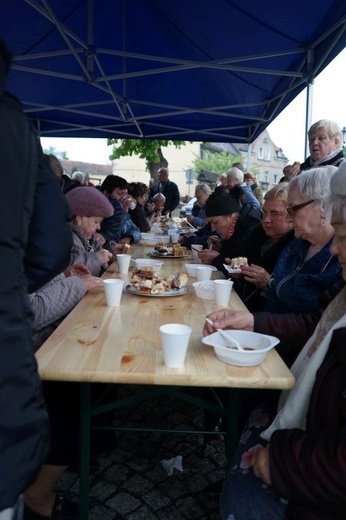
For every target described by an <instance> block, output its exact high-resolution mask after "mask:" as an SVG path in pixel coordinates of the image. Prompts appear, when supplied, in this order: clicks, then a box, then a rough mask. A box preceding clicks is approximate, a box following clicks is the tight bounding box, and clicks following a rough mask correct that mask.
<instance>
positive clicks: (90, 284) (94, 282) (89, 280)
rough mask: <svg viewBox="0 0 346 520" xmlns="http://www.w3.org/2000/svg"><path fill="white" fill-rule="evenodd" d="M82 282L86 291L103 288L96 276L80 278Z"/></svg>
mask: <svg viewBox="0 0 346 520" xmlns="http://www.w3.org/2000/svg"><path fill="white" fill-rule="evenodd" d="M82 282H83V284H84V287H85V289H86V290H87V291H90V290H91V289H95V288H98V287H103V281H102V280H101V278H98V277H97V276H92V275H91V274H89V275H87V276H84V277H83V278H82Z"/></svg>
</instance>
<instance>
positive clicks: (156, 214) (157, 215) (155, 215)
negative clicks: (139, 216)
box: [149, 211, 161, 224]
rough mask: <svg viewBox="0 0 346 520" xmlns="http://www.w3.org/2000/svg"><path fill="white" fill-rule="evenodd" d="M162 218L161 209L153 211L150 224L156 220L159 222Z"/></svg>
mask: <svg viewBox="0 0 346 520" xmlns="http://www.w3.org/2000/svg"><path fill="white" fill-rule="evenodd" d="M160 218H161V211H157V212H156V213H153V215H152V216H151V217H150V218H149V224H155V222H159V221H160Z"/></svg>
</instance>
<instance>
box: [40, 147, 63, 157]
mask: <svg viewBox="0 0 346 520" xmlns="http://www.w3.org/2000/svg"><path fill="white" fill-rule="evenodd" d="M43 153H45V154H47V155H50V154H52V155H55V157H57V158H58V159H66V160H68V157H67V152H59V151H58V150H57V149H56V148H55V146H49V147H48V148H45V149H44V150H43Z"/></svg>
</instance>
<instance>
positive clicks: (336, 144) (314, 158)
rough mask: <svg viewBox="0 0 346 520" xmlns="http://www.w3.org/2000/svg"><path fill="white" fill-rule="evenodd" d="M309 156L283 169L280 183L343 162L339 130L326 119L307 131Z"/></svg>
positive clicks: (332, 122)
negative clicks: (313, 169) (321, 167)
mask: <svg viewBox="0 0 346 520" xmlns="http://www.w3.org/2000/svg"><path fill="white" fill-rule="evenodd" d="M308 139H309V149H310V156H309V157H308V158H307V159H306V160H305V161H304V162H303V163H302V164H300V163H299V162H297V161H296V162H295V163H294V164H293V165H287V166H285V168H284V169H283V173H284V177H283V178H282V179H281V182H282V181H290V180H291V179H293V177H295V176H296V175H297V174H298V173H300V172H303V171H306V170H310V168H317V167H319V166H329V165H331V166H340V165H341V163H342V162H343V161H344V160H345V159H344V155H343V151H342V132H341V128H340V127H339V126H338V125H337V124H336V123H334V121H329V120H328V119H321V120H320V121H317V122H316V123H314V124H313V125H312V126H311V127H310V128H309V131H308Z"/></svg>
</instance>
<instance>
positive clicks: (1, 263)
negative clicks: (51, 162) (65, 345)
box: [0, 59, 72, 511]
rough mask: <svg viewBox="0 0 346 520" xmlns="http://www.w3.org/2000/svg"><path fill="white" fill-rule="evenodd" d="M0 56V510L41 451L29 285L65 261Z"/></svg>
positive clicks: (62, 239) (65, 246)
mask: <svg viewBox="0 0 346 520" xmlns="http://www.w3.org/2000/svg"><path fill="white" fill-rule="evenodd" d="M4 84H5V72H4V67H3V63H2V60H1V59H0V156H1V190H0V205H1V213H2V226H1V231H0V278H1V279H0V382H1V385H0V511H1V510H3V509H6V508H8V507H12V506H13V505H14V503H15V502H16V500H17V498H18V496H19V495H20V494H21V493H23V491H24V490H25V489H26V488H27V487H28V486H29V485H30V484H31V482H32V481H33V479H34V478H35V477H36V474H37V472H38V470H39V468H40V466H41V464H42V462H43V461H44V458H45V455H46V450H47V440H48V439H47V432H48V428H47V416H46V411H45V406H44V403H43V399H42V395H41V383H40V379H39V377H38V374H37V364H36V360H35V357H34V350H33V341H32V313H31V307H30V304H29V300H28V285H29V287H30V289H31V290H34V289H35V288H37V287H40V286H41V285H43V284H44V283H46V282H47V281H48V280H49V279H50V278H51V277H53V276H54V275H56V274H58V273H59V272H61V271H62V270H63V269H64V268H65V267H66V266H67V265H68V261H69V256H70V248H71V243H72V242H71V230H70V225H69V224H68V223H67V220H66V217H67V212H66V208H67V206H66V202H65V200H64V198H63V195H62V194H61V192H60V189H59V185H58V183H57V181H56V178H55V176H54V174H53V172H52V171H51V170H50V169H48V168H47V167H46V166H47V165H46V164H45V163H44V161H43V159H42V158H43V154H42V149H41V146H40V143H39V140H38V137H37V135H36V132H35V131H34V129H33V127H32V125H31V124H30V122H29V120H28V119H27V117H26V116H25V115H24V113H23V112H22V111H21V109H20V106H19V104H18V102H17V101H16V100H15V99H14V98H13V97H11V96H9V95H7V94H5V93H4Z"/></svg>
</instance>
